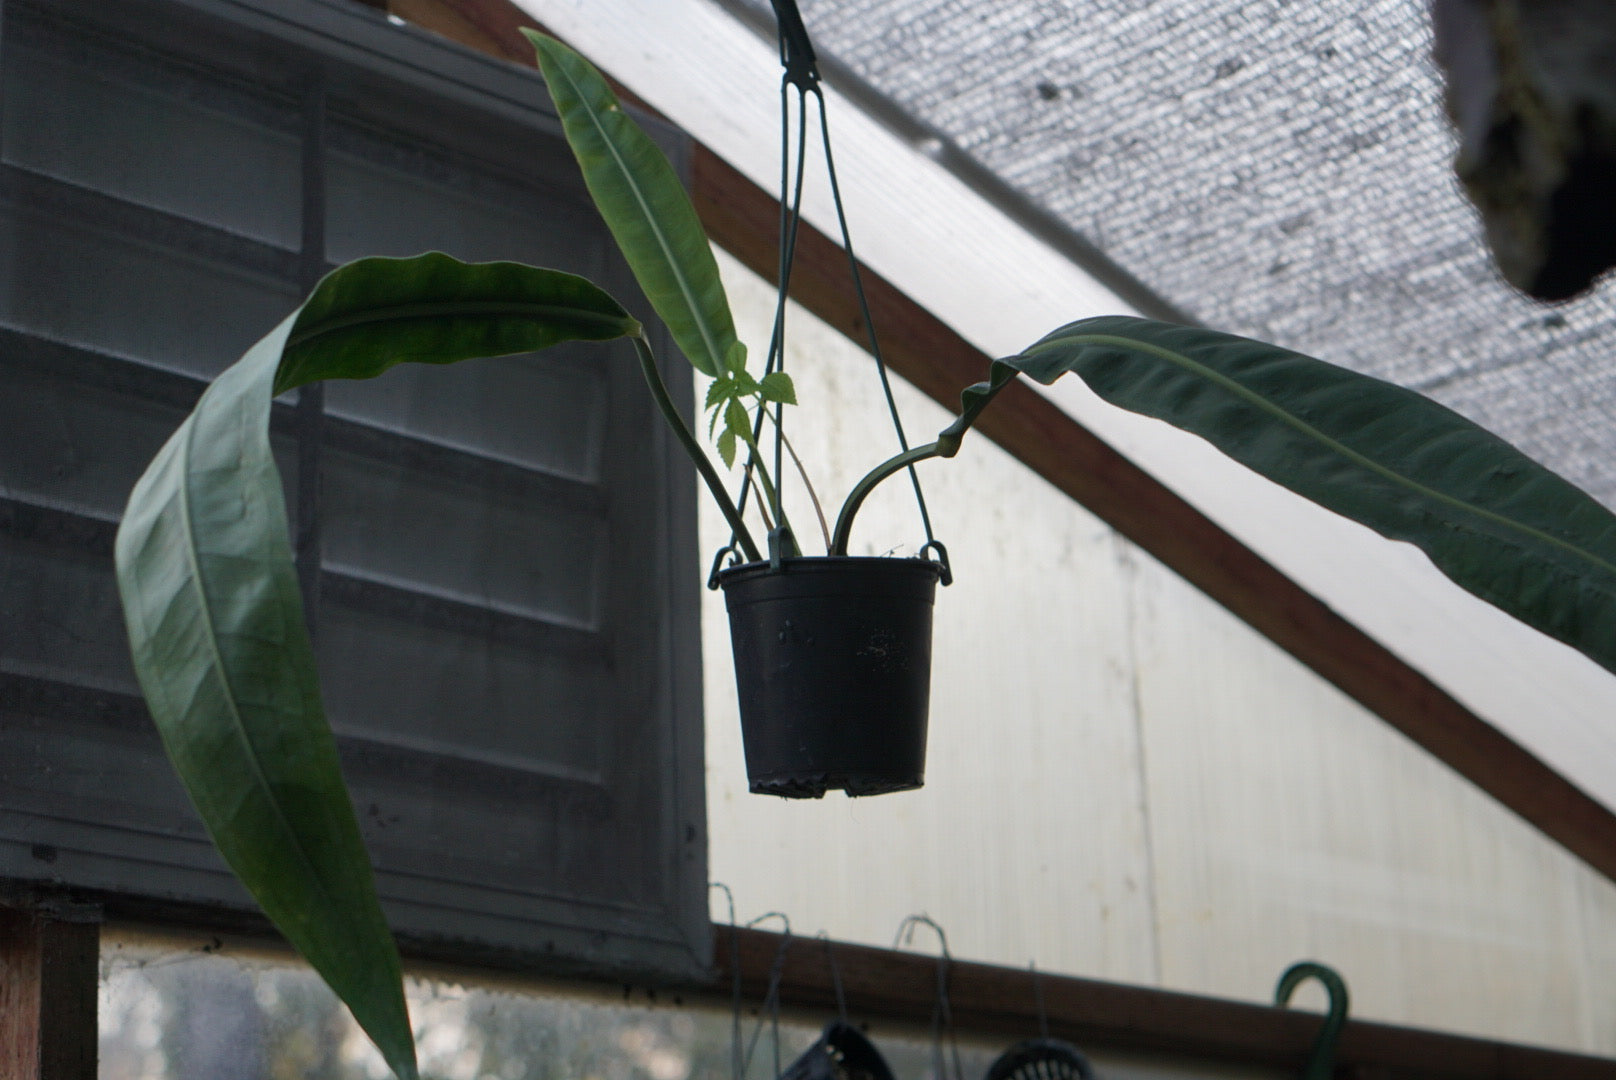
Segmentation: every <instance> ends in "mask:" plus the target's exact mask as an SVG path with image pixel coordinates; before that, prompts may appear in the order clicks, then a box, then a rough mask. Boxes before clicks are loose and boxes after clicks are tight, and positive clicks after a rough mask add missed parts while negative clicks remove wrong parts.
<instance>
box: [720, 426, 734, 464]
mask: <svg viewBox="0 0 1616 1080" xmlns="http://www.w3.org/2000/svg"><path fill="white" fill-rule="evenodd" d="M718 456H719V457H721V458H723V459H724V468H726V469H733V468H734V467H735V432H734V431H733V430H732V429H730V428H725V429H724V430H723V431H720V432H719V433H718Z"/></svg>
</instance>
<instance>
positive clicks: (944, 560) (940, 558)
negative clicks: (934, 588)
mask: <svg viewBox="0 0 1616 1080" xmlns="http://www.w3.org/2000/svg"><path fill="white" fill-rule="evenodd" d="M933 549H935V550H936V552H937V555H936V557H934V558H932V559H931V560H930V561H931V562H934V563H936V564H937V565H938V566H939V567H941V568H942V571H943V572H942V573H941V574H940V575H939V576H938V578H937V583H938V584H939V585H952V584H954V568H953V567H952V566H950V565H949V563H948V549H947V548H946V547H944V546H943V542H942V541H941V540H937V539H930V540H927V541H926V542H925V543H924V544H922V545H920V550H919V551H918V552H916V553H915V557H916V558H919V559H924V558H926V557H927V556H926V552H928V551H931V550H933Z"/></svg>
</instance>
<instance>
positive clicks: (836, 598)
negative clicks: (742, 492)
mask: <svg viewBox="0 0 1616 1080" xmlns="http://www.w3.org/2000/svg"><path fill="white" fill-rule="evenodd" d="M941 574H942V567H941V566H940V565H939V564H937V563H934V562H929V561H927V560H924V559H883V558H859V557H852V556H844V557H820V558H795V559H784V560H781V563H780V566H779V569H774V568H772V567H771V566H770V564H769V563H766V562H756V563H748V564H746V565H744V566H738V567H734V568H732V569H729V570H725V571H724V572H723V573H722V574H720V575H719V579H718V580H719V584H720V585H721V586H722V587H723V589H724V603H725V606H726V607H727V608H728V609H729V625H730V639H731V642H732V643H733V645H734V649H735V682H736V687H737V689H738V690H739V692H740V704H741V734H742V737H743V739H744V741H745V743H746V773H747V777H748V779H749V780H750V781H751V787H752V790H753V791H754V792H757V793H760V794H765V795H782V796H785V797H786V798H791V799H817V798H819V797H820V796H822V795H824V794H825V792H826V791H827V790H829V789H832V788H840V789H842V790H844V791H846V792H847V794H849V795H880V794H884V793H886V792H889V791H907V790H909V789H911V788H917V787H920V786H921V784H922V783H924V781H925V772H926V710H927V705H928V702H929V699H930V696H931V610H932V598H933V597H934V596H935V594H936V591H937V582H938V579H939V577H940V576H941Z"/></svg>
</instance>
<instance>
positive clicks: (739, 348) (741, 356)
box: [724, 340, 746, 372]
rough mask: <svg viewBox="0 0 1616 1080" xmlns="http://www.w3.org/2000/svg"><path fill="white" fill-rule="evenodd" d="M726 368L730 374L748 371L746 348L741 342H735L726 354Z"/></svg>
mask: <svg viewBox="0 0 1616 1080" xmlns="http://www.w3.org/2000/svg"><path fill="white" fill-rule="evenodd" d="M724 367H725V368H727V369H728V370H729V371H730V372H741V371H745V370H746V346H745V345H744V344H743V343H741V342H740V341H739V340H737V341H735V342H733V343H732V344H731V345H730V347H729V351H728V352H726V353H725V354H724Z"/></svg>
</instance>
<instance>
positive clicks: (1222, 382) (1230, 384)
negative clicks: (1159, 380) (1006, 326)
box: [1024, 334, 1616, 574]
mask: <svg viewBox="0 0 1616 1080" xmlns="http://www.w3.org/2000/svg"><path fill="white" fill-rule="evenodd" d="M1085 342H1092V343H1094V344H1100V345H1118V346H1122V347H1124V348H1130V349H1138V350H1140V351H1142V352H1147V353H1150V354H1152V355H1154V356H1156V357H1158V358H1159V359H1162V360H1165V361H1167V362H1168V363H1170V364H1173V365H1175V366H1177V367H1180V368H1183V369H1185V370H1187V371H1189V372H1191V373H1192V374H1196V375H1199V376H1201V377H1202V378H1204V379H1206V380H1208V381H1209V382H1212V383H1214V384H1216V385H1218V386H1221V387H1222V388H1224V389H1225V390H1227V391H1229V392H1230V393H1232V394H1234V395H1235V396H1237V397H1239V398H1241V399H1242V400H1244V401H1245V402H1247V403H1248V404H1250V405H1253V406H1255V407H1256V408H1257V409H1258V410H1259V411H1262V412H1266V413H1268V414H1269V415H1271V416H1273V417H1275V418H1277V419H1278V420H1279V421H1280V422H1281V423H1284V424H1286V425H1288V426H1290V427H1291V428H1293V429H1295V430H1296V431H1298V432H1300V433H1301V434H1303V435H1305V436H1307V437H1308V438H1311V439H1314V440H1315V441H1317V442H1319V443H1321V444H1323V445H1324V446H1326V447H1328V448H1329V449H1331V450H1333V451H1335V452H1336V453H1338V454H1340V455H1341V456H1342V457H1345V458H1347V459H1348V460H1349V461H1351V462H1353V463H1354V464H1356V465H1359V466H1361V467H1362V468H1364V469H1367V470H1368V471H1370V472H1372V473H1374V474H1376V475H1377V476H1380V477H1382V478H1384V479H1386V480H1390V481H1391V482H1392V483H1394V484H1398V485H1401V486H1402V487H1404V488H1406V489H1408V490H1411V491H1415V492H1418V493H1419V494H1421V495H1423V496H1426V497H1429V498H1431V499H1433V500H1435V501H1436V502H1439V503H1442V504H1444V505H1447V506H1450V507H1453V508H1455V509H1458V510H1461V511H1464V512H1466V513H1470V514H1474V515H1475V516H1477V517H1480V518H1483V519H1485V520H1487V521H1491V522H1493V523H1494V524H1497V525H1502V526H1504V527H1505V528H1506V529H1509V530H1512V531H1515V532H1518V533H1521V534H1524V535H1526V536H1529V537H1532V538H1534V539H1537V540H1540V541H1542V542H1543V543H1545V544H1548V545H1550V546H1553V547H1557V548H1560V549H1561V550H1563V551H1566V552H1569V553H1571V554H1572V555H1574V556H1577V557H1579V558H1581V559H1582V560H1584V561H1585V562H1588V563H1591V564H1593V565H1594V566H1598V567H1600V568H1602V569H1603V570H1604V571H1605V572H1606V573H1610V574H1616V564H1612V563H1610V562H1607V561H1606V560H1604V559H1602V558H1600V557H1599V556H1597V555H1595V554H1593V553H1592V552H1590V551H1588V550H1586V549H1585V548H1581V547H1578V546H1577V545H1576V544H1572V543H1569V542H1567V541H1565V540H1561V539H1560V538H1559V537H1557V536H1553V535H1551V534H1549V533H1546V532H1543V531H1542V530H1540V529H1535V528H1533V527H1532V526H1530V525H1526V524H1523V523H1522V522H1519V521H1517V520H1515V519H1514V518H1510V517H1506V516H1504V515H1503V514H1500V513H1497V512H1496V511H1493V510H1488V509H1486V508H1485V507H1481V506H1476V505H1474V504H1472V503H1468V502H1466V501H1464V500H1463V499H1460V498H1457V497H1455V496H1452V495H1449V494H1447V493H1446V492H1442V491H1438V490H1437V489H1435V488H1432V487H1429V486H1427V485H1425V484H1422V483H1420V482H1419V481H1417V480H1414V479H1412V478H1410V477H1407V476H1404V475H1403V474H1402V473H1399V472H1397V471H1395V470H1393V469H1389V468H1387V467H1386V466H1384V465H1382V464H1380V463H1379V462H1378V461H1375V460H1374V459H1373V458H1371V457H1368V456H1366V455H1364V454H1362V453H1360V452H1358V451H1357V450H1354V449H1352V448H1351V447H1350V446H1347V445H1346V444H1345V443H1343V442H1341V441H1340V440H1338V439H1335V438H1333V437H1331V436H1329V435H1326V434H1325V433H1324V432H1322V431H1320V430H1319V429H1318V428H1316V427H1314V426H1313V425H1311V424H1309V423H1307V422H1306V421H1304V420H1302V419H1300V418H1299V417H1297V416H1296V415H1295V414H1294V413H1291V412H1288V411H1287V410H1285V409H1282V408H1280V407H1279V406H1277V405H1275V404H1274V403H1272V402H1271V401H1269V400H1268V399H1267V398H1265V397H1263V396H1262V395H1261V394H1258V393H1257V392H1256V391H1254V390H1250V389H1248V388H1247V387H1246V386H1245V385H1244V384H1242V383H1240V382H1239V381H1238V380H1235V379H1232V378H1230V377H1228V376H1227V375H1224V374H1223V373H1222V372H1220V371H1218V370H1217V369H1215V368H1212V367H1209V366H1207V365H1206V364H1202V363H1198V362H1197V361H1195V360H1192V359H1190V358H1189V357H1188V356H1185V355H1184V354H1182V353H1177V352H1174V351H1173V350H1171V349H1167V348H1163V347H1162V346H1160V345H1155V344H1152V343H1151V342H1147V341H1139V340H1137V339H1135V338H1130V337H1122V336H1120V335H1115V334H1075V335H1071V336H1067V337H1058V338H1051V339H1046V341H1045V342H1040V343H1039V345H1037V346H1035V347H1034V349H1038V348H1042V347H1043V346H1044V345H1046V344H1068V343H1070V344H1083V343H1085ZM1031 351H1033V350H1029V352H1031ZM1024 355H1026V354H1024Z"/></svg>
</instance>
